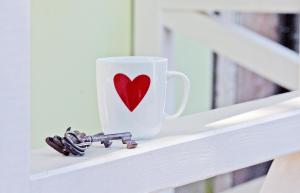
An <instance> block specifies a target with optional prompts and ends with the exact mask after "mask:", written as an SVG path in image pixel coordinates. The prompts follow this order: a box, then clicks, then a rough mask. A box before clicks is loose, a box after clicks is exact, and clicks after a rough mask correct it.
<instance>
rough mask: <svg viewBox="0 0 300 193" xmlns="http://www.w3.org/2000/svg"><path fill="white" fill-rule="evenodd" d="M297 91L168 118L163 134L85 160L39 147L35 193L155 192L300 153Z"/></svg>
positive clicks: (96, 152) (89, 155)
mask: <svg viewBox="0 0 300 193" xmlns="http://www.w3.org/2000/svg"><path fill="white" fill-rule="evenodd" d="M298 95H299V93H296V92H292V93H288V94H284V95H278V96H273V97H270V98H267V99H262V100H258V101H253V102H249V103H243V104H239V105H234V106H230V107H226V108H221V109H217V110H213V111H208V112H203V113H199V114H195V115H191V116H186V117H182V118H180V119H178V120H175V121H172V122H167V123H166V124H165V125H164V128H163V129H164V132H162V133H161V135H160V136H159V137H158V138H157V139H155V140H150V141H143V142H141V143H140V145H139V147H138V148H137V149H134V150H127V149H124V148H123V146H119V145H114V146H113V148H111V149H104V148H102V147H98V148H96V147H95V148H94V149H91V150H90V151H88V152H87V154H86V156H85V157H80V158H77V157H63V156H60V155H59V154H57V153H56V152H54V151H52V150H50V149H48V148H47V149H41V150H35V151H33V152H32V154H31V170H32V171H31V178H30V179H31V188H32V193H65V192H73V191H74V192H93V191H94V190H95V187H98V188H101V191H100V192H124V193H141V192H153V191H156V190H159V189H164V188H169V187H177V186H180V185H184V184H187V183H191V182H195V181H198V180H203V179H206V178H209V177H211V176H215V175H218V174H222V173H226V172H229V171H233V170H236V169H240V168H243V167H247V166H250V165H254V164H257V163H260V162H264V161H267V160H270V159H273V158H275V157H278V156H280V155H285V154H288V153H291V152H296V151H299V150H300V140H299V139H300V137H299V136H300V122H299V120H300V97H297V96H298ZM62 132H63V131H62ZM118 171H120V172H118ZM58 187H59V188H58ZM75 190H76V191H75Z"/></svg>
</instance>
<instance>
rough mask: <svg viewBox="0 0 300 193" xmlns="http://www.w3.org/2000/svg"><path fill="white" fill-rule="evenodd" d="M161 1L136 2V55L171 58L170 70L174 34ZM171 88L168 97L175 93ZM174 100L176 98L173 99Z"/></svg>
mask: <svg viewBox="0 0 300 193" xmlns="http://www.w3.org/2000/svg"><path fill="white" fill-rule="evenodd" d="M161 11H162V10H161V9H160V1H159V0H135V1H134V48H133V50H134V55H142V56H164V57H167V58H169V69H174V62H173V44H174V40H173V34H172V32H171V31H169V30H167V29H165V28H164V27H163V25H162V22H161V19H162V14H161ZM174 92H175V90H174V86H172V85H171V86H169V89H168V93H167V95H168V96H169V97H170V96H172V93H174ZM173 98H174V97H173ZM174 106H175V100H174V99H171V98H170V100H168V105H167V107H166V109H167V111H168V112H170V111H173V110H174ZM174 191H175V190H174V189H173V188H169V189H165V190H159V191H157V192H156V193H174Z"/></svg>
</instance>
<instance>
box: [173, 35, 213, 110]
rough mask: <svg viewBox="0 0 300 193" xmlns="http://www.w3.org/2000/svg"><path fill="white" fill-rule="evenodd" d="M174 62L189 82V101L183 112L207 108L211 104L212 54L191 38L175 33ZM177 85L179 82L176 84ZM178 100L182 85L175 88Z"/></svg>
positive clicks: (180, 95)
mask: <svg viewBox="0 0 300 193" xmlns="http://www.w3.org/2000/svg"><path fill="white" fill-rule="evenodd" d="M175 63H176V67H177V70H179V71H181V72H183V73H185V74H186V75H187V76H188V77H189V79H190V83H191V92H190V97H189V102H188V104H187V107H186V110H185V112H184V114H192V113H197V112H200V111H204V110H208V109H210V108H211V104H212V54H211V51H210V50H208V49H206V48H204V47H202V46H201V45H199V44H198V43H196V42H194V41H193V40H191V39H189V38H187V37H185V36H183V35H181V34H175ZM178 85H179V84H178ZM176 90H177V91H178V93H177V96H176V97H177V103H179V102H180V100H181V97H182V93H181V92H180V91H181V90H182V87H181V86H180V85H179V86H178V88H177V89H176Z"/></svg>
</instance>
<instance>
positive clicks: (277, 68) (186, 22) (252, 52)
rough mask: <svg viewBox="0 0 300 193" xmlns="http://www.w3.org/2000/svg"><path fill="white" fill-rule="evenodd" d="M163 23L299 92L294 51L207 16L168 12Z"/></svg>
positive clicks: (298, 60)
mask: <svg viewBox="0 0 300 193" xmlns="http://www.w3.org/2000/svg"><path fill="white" fill-rule="evenodd" d="M299 3H300V2H299ZM163 22H164V25H165V26H166V27H167V28H170V29H171V30H173V31H174V32H180V33H182V34H184V35H186V36H188V37H190V38H192V39H193V40H195V41H197V42H199V43H200V44H202V45H204V46H206V47H208V48H211V49H213V50H215V51H216V52H218V53H219V54H221V55H223V56H226V57H228V58H230V59H232V60H234V61H235V62H237V63H238V64H240V65H242V66H243V67H245V68H247V69H249V70H251V71H253V72H256V73H258V74H260V75H262V76H263V77H265V78H267V79H269V80H271V81H273V82H275V83H278V84H279V85H281V86H284V87H286V88H288V89H292V90H295V89H297V88H298V80H299V79H298V77H299V66H300V57H299V55H298V54H297V53H296V52H293V51H292V50H289V49H287V48H285V47H283V46H281V45H279V44H277V43H275V42H273V41H271V40H269V39H267V38H264V37H262V36H260V35H258V34H256V33H254V32H251V31H250V30H247V29H245V28H243V27H240V26H238V25H235V24H230V23H224V22H223V21H221V20H219V19H216V18H212V17H211V16H208V15H205V14H199V13H194V12H164V21H163ZM270 71H271V72H272V73H270Z"/></svg>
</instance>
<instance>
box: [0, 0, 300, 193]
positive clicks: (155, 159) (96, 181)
mask: <svg viewBox="0 0 300 193" xmlns="http://www.w3.org/2000/svg"><path fill="white" fill-rule="evenodd" d="M258 5H259V6H258ZM199 10H200V11H201V14H200V13H198V12H199ZM214 10H222V11H223V10H232V11H260V12H275V11H276V12H299V11H300V4H299V3H298V0H265V1H263V2H261V1H259V0H254V1H243V0H222V1H221V0H209V1H208V0H206V1H204V0H172V1H171V0H161V1H158V0H136V1H135V33H134V35H135V36H134V37H135V43H134V46H135V53H136V54H137V55H161V53H163V51H164V52H165V53H169V54H170V53H171V51H172V31H173V30H175V31H182V32H183V33H184V34H185V35H188V36H190V37H192V38H194V39H195V41H198V42H200V43H203V44H204V45H207V46H208V47H210V48H212V49H214V50H216V51H218V52H220V53H223V54H224V55H227V56H228V57H231V58H232V59H234V60H236V61H238V62H239V63H240V64H241V65H243V66H245V67H246V68H249V69H251V70H253V71H255V72H257V73H259V74H261V75H263V76H265V77H266V78H269V79H271V80H273V81H274V82H277V83H279V84H281V85H283V86H286V87H287V88H291V89H296V88H298V87H299V67H298V66H299V62H300V60H299V55H296V54H295V53H293V52H291V51H288V50H287V49H285V48H283V47H281V46H279V45H276V44H275V43H273V42H270V41H268V40H266V39H264V38H262V37H260V36H258V35H255V34H253V33H251V32H249V31H246V30H245V29H242V28H241V27H239V26H234V25H233V24H230V25H229V24H226V23H225V24H224V23H222V22H220V21H219V20H218V18H214V17H212V16H210V15H209V14H208V11H214ZM203 12H206V13H205V14H204V13H203ZM28 21H29V0H4V1H1V3H0V22H1V26H0V42H1V44H0V48H1V51H5V52H2V53H1V54H0V56H1V59H2V62H1V65H0V74H1V77H0V80H1V82H0V88H1V97H0V104H1V111H2V113H1V114H2V115H5V117H2V118H1V131H2V133H1V134H2V136H3V138H2V139H1V140H0V150H1V151H0V152H1V166H0V168H1V173H0V177H2V179H3V180H1V182H0V192H1V193H2V192H3V193H8V192H9V193H20V192H22V193H29V192H31V193H66V192H73V193H82V192H95V191H96V190H97V189H98V188H99V189H100V191H99V192H110V193H119V192H124V193H127V192H128V193H142V192H153V191H157V190H160V189H167V188H173V187H176V186H180V185H183V184H187V183H190V182H194V181H198V180H202V179H205V178H208V177H211V176H215V175H218V174H221V173H224V172H229V171H232V170H235V169H239V168H243V167H246V166H250V165H253V164H256V163H259V162H263V161H266V160H270V159H273V158H276V157H278V156H280V155H285V154H288V153H292V152H296V151H299V150H300V143H299V136H300V130H299V126H300V123H299V121H298V120H299V118H300V98H299V93H298V92H292V93H288V94H284V95H279V96H274V97H270V98H267V99H262V100H258V101H254V102H250V103H245V104H240V105H234V106H231V107H227V108H223V109H217V110H213V111H208V112H204V113H199V114H195V115H191V116H186V117H182V118H180V119H178V120H175V121H173V122H167V123H166V124H165V125H164V128H165V131H164V132H163V133H161V135H160V136H159V137H158V138H157V139H155V140H151V141H145V142H141V143H140V146H139V148H137V149H135V150H124V149H119V148H118V147H115V148H112V149H109V150H104V149H101V148H99V149H97V150H95V151H93V150H91V151H89V152H87V155H86V156H85V157H81V158H76V157H69V158H65V157H61V156H59V155H58V154H56V153H55V152H53V151H50V150H49V149H48V148H47V149H40V150H35V151H33V152H31V154H30V153H29V133H30V132H29V126H28V125H29V121H30V118H29V116H28V115H29V113H28V112H29V110H30V108H29V105H28V101H29V92H30V89H29V86H28V85H29V69H30V65H29V59H28V58H29V46H28V45H29V43H28V42H29V34H28V32H29V22H28ZM201 25H203V26H205V27H206V28H207V29H205V30H203V31H202V30H199V26H201ZM191 26H193V30H195V33H192V32H191V30H190V29H191ZM166 28H167V30H166ZM202 33H203V34H205V36H206V37H210V35H214V36H218V37H219V38H221V39H220V40H219V41H222V42H223V41H224V42H225V45H220V44H219V42H214V41H215V40H214V38H215V37H214V38H204V36H203V34H202ZM233 37H236V38H237V40H235V38H233ZM227 38H228V39H227ZM229 40H231V41H229ZM238 41H240V42H244V44H247V45H249V49H250V48H251V52H252V53H253V54H255V56H256V57H257V58H252V57H250V56H249V55H247V53H246V51H249V50H248V46H245V45H241V44H237V42H238ZM230 43H232V45H230ZM237 47H238V48H240V49H239V51H240V50H241V51H242V50H243V49H245V50H244V52H239V53H241V56H237V55H236V54H235V50H237V49H238V48H237ZM227 49H228V50H227ZM252 49H255V50H252ZM257 51H260V52H264V53H265V54H266V55H263V54H260V53H258V52H257ZM170 55H172V54H170ZM270 58H275V59H276V61H275V62H273V63H274V66H272V70H268V67H267V65H268V63H269V62H270ZM260 59H263V60H264V61H261V60H260ZM252 62H254V63H255V64H259V65H255V66H252V65H251V64H252ZM283 63H285V65H286V66H284V65H283ZM284 67H285V68H284ZM12 133H14V134H15V135H14V136H15V138H10V137H7V136H11V134H12ZM266 136H268V138H266ZM8 149H9V151H8ZM29 156H31V159H30V164H29ZM29 165H30V167H31V171H30V172H29V171H28V168H29ZM29 176H30V177H29ZM4 179H5V180H4ZM29 185H30V187H29Z"/></svg>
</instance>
